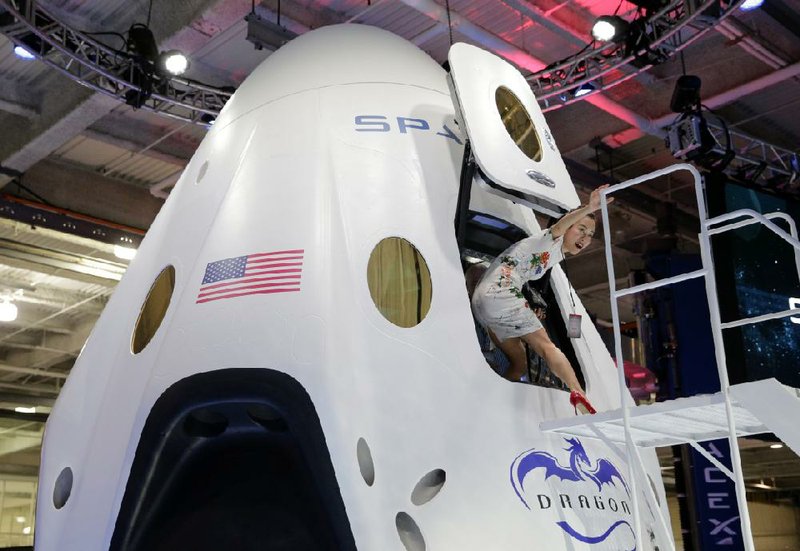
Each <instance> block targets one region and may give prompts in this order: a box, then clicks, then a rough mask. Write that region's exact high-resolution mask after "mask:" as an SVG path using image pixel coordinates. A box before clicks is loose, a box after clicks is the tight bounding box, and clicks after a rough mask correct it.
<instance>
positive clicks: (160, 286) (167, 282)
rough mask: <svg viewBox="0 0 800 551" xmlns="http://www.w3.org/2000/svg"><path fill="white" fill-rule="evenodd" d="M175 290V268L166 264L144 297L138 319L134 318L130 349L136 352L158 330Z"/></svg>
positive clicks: (141, 348) (142, 348) (140, 349)
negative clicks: (134, 323) (134, 325)
mask: <svg viewBox="0 0 800 551" xmlns="http://www.w3.org/2000/svg"><path fill="white" fill-rule="evenodd" d="M174 290H175V268H174V267H172V266H167V267H166V268H164V269H163V270H161V273H160V274H158V277H157V278H156V280H155V282H154V283H153V286H152V287H150V292H149V293H147V298H146V299H144V304H143V305H142V310H141V311H140V312H139V319H137V320H136V327H135V329H134V330H133V339H132V340H131V351H132V352H133V353H134V354H138V353H139V352H141V351H142V350H144V348H145V347H146V346H147V344H148V343H149V342H150V340H151V339H152V338H153V336H154V335H155V334H156V331H158V328H159V326H160V325H161V322H162V321H163V320H164V315H165V314H166V313H167V308H168V307H169V301H170V299H171V298H172V291H174Z"/></svg>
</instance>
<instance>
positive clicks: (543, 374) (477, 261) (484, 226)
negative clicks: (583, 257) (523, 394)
mask: <svg viewBox="0 0 800 551" xmlns="http://www.w3.org/2000/svg"><path fill="white" fill-rule="evenodd" d="M465 220H466V224H465V231H464V234H463V246H462V248H461V251H460V252H461V261H462V266H463V267H464V274H465V275H464V277H465V282H466V286H467V292H468V294H469V296H470V299H471V298H472V292H473V291H474V289H475V286H476V285H477V283H478V281H479V280H480V277H481V276H482V274H483V271H482V270H481V267H484V270H485V267H488V265H489V264H490V263H491V262H492V260H494V259H495V258H496V257H497V256H498V255H499V254H500V253H502V252H503V251H504V250H506V249H507V248H508V247H510V246H511V245H513V244H514V243H516V242H518V241H520V240H521V239H524V238H526V237H528V234H527V233H526V232H525V231H524V230H523V229H522V228H520V227H518V226H516V225H514V224H512V223H510V222H508V221H506V220H503V219H501V218H498V217H496V216H493V215H490V214H486V213H481V212H476V211H472V210H470V211H468V213H467V216H466V217H465ZM551 276H552V270H550V271H548V272H547V275H545V276H544V277H543V278H541V279H539V280H536V281H532V282H530V285H531V286H532V287H533V288H534V289H535V290H536V291H538V292H539V294H540V295H541V296H542V298H543V299H544V301H545V302H546V303H547V310H546V316H545V317H544V318H543V319H542V320H541V321H542V325H543V326H544V328H545V330H546V331H547V334H548V335H549V336H550V340H552V341H553V343H554V344H555V345H556V346H557V347H558V348H559V349H560V350H561V351H562V352H563V353H564V355H565V356H566V357H567V359H568V360H569V362H570V364H571V365H572V366H573V369H574V370H575V374H576V376H577V378H578V381H579V382H580V384H581V386H583V387H584V388H585V385H586V381H585V378H584V376H583V372H582V370H581V365H580V363H579V362H578V358H577V355H576V353H575V349H574V348H573V346H572V339H570V338H569V337H568V334H567V326H566V324H565V322H564V317H565V316H564V313H563V312H562V311H561V308H560V306H559V303H558V300H557V299H556V295H555V290H554V289H553V286H552V285H551V284H550V278H551ZM473 319H474V316H473ZM474 322H475V332H476V336H477V338H478V342H479V344H480V346H481V352H482V353H483V355H484V358H485V359H486V363H487V364H489V366H490V367H491V368H492V370H493V371H495V373H497V374H498V375H500V376H503V374H504V373H505V370H506V369H507V368H508V366H509V365H510V363H509V361H508V358H507V357H506V356H505V354H503V352H502V351H501V350H500V349H499V348H498V347H496V346H494V344H493V343H492V342H491V339H490V338H489V334H488V332H487V331H486V328H484V327H483V326H482V325H481V324H480V322H478V320H477V319H474ZM527 353H528V370H527V374H526V375H525V376H524V377H523V382H526V383H529V384H533V385H537V386H542V387H547V388H556V389H560V390H566V389H567V387H566V385H565V384H564V383H563V382H562V381H561V380H560V379H559V378H558V377H556V376H555V375H554V374H553V372H552V371H551V370H550V369H549V368H548V367H547V364H546V363H545V362H544V360H543V359H542V358H541V357H539V356H538V355H537V354H536V353H535V352H533V350H530V348H528V351H527Z"/></svg>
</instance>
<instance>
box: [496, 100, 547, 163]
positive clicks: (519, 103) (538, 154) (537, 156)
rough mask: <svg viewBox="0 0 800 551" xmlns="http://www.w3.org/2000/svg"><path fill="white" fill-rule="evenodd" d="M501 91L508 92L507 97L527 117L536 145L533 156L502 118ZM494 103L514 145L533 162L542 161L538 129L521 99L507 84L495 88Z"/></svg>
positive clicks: (542, 150)
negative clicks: (518, 140)
mask: <svg viewBox="0 0 800 551" xmlns="http://www.w3.org/2000/svg"><path fill="white" fill-rule="evenodd" d="M501 91H504V92H505V93H507V94H508V96H507V97H510V98H511V99H512V100H513V101H514V102H516V106H518V107H519V109H521V112H522V113H523V114H524V115H525V118H526V119H527V121H528V123H529V125H530V128H531V130H532V132H531V134H532V135H533V140H534V141H535V143H536V146H537V149H536V152H535V153H534V154H533V156H531V155H530V154H528V152H527V151H526V150H525V148H523V144H521V143H518V142H517V139H516V138H515V137H514V135H513V134H512V133H511V130H510V129H509V125H508V124H507V123H506V121H505V119H504V118H503V113H502V111H501V107H500V100H499V95H500V93H501ZM494 104H495V108H496V109H497V115H498V116H499V117H500V122H502V123H503V127H504V128H505V129H506V134H507V135H508V137H509V138H510V139H511V141H512V142H514V145H516V146H517V148H518V149H519V150H520V151H521V152H522V154H523V155H525V156H526V157H527V158H528V159H530V160H532V161H533V162H535V163H540V162H542V159H543V158H544V147H542V139H541V137H540V136H539V129H538V128H537V127H536V123H535V122H534V121H533V117H531V114H530V113H528V110H527V109H526V108H525V104H523V103H522V101H520V99H519V97H518V96H517V95H516V94H515V93H514V92H513V91H512V90H511V89H510V88H508V87H507V86H498V87H497V88H495V91H494ZM510 107H514V103H512V104H511V105H510Z"/></svg>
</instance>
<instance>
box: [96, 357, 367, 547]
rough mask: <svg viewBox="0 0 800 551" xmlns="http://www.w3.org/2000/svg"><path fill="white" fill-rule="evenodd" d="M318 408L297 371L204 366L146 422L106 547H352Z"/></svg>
mask: <svg viewBox="0 0 800 551" xmlns="http://www.w3.org/2000/svg"><path fill="white" fill-rule="evenodd" d="M355 548H356V547H355V542H354V539H353V535H352V532H351V530H350V524H349V522H348V519H347V514H346V512H345V509H344V504H343V502H342V497H341V494H340V493H339V486H338V483H337V481H336V476H335V474H334V471H333V466H332V464H331V460H330V454H329V452H328V448H327V444H326V441H325V437H324V434H323V432H322V428H321V426H320V422H319V418H318V416H317V414H316V410H315V408H314V405H313V403H312V402H311V399H310V397H309V396H308V394H307V393H306V392H305V389H303V387H302V386H301V385H300V383H298V382H297V381H296V380H295V379H293V378H291V377H289V376H288V375H286V374H284V373H280V372H277V371H272V370H268V369H223V370H219V371H212V372H208V373H199V374H196V375H193V376H191V377H188V378H186V379H183V380H181V381H179V382H178V383H176V384H174V385H173V386H171V387H170V388H169V389H167V390H166V391H165V392H164V393H163V394H162V395H161V397H160V398H159V399H158V401H157V402H156V403H155V405H154V406H153V408H152V409H151V410H150V414H149V416H148V418H147V421H146V423H145V426H144V429H143V431H142V435H141V438H140V440H139V443H138V446H137V449H136V454H135V457H134V461H133V465H132V467H131V473H130V476H129V478H128V482H127V486H126V489H125V494H124V497H123V501H122V506H121V508H120V512H119V515H118V516H117V523H116V527H115V531H114V534H113V537H112V541H111V546H110V548H109V551H168V550H169V551H174V550H177V549H186V550H192V551H212V550H213V551H219V550H222V549H231V550H233V549H235V550H237V551H257V550H258V551H262V550H265V549H269V550H271V551H281V550H285V551H333V550H337V551H344V550H347V551H351V550H352V551H355Z"/></svg>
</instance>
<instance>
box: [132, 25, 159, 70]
mask: <svg viewBox="0 0 800 551" xmlns="http://www.w3.org/2000/svg"><path fill="white" fill-rule="evenodd" d="M128 51H129V52H130V53H131V54H133V55H134V56H136V57H138V58H139V62H140V63H142V62H147V63H149V64H150V65H155V63H156V61H158V45H157V44H156V37H155V36H153V31H151V30H150V28H149V27H147V26H146V25H142V24H141V23H135V24H133V25H131V28H130V29H128ZM142 64H143V65H144V63H142ZM142 68H143V69H144V67H142Z"/></svg>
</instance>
